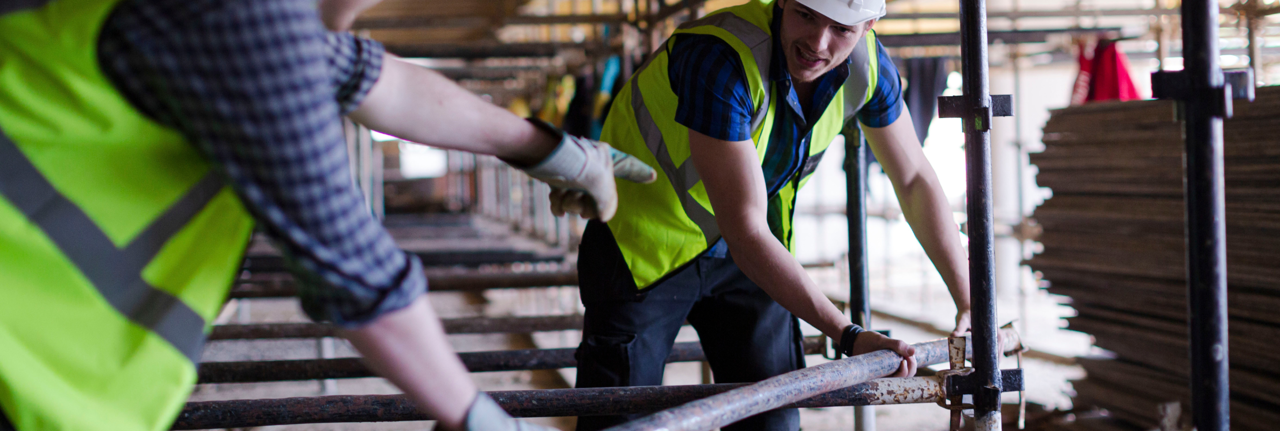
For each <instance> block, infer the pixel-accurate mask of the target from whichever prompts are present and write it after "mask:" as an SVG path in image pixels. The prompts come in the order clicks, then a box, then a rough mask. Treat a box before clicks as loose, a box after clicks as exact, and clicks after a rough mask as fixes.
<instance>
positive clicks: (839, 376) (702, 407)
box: [608, 330, 1021, 431]
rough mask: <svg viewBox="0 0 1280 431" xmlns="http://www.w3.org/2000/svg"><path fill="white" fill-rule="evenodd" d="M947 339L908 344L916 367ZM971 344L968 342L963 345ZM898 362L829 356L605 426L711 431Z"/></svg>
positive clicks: (939, 351) (872, 356)
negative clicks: (827, 359) (818, 362)
mask: <svg viewBox="0 0 1280 431" xmlns="http://www.w3.org/2000/svg"><path fill="white" fill-rule="evenodd" d="M1006 333H1007V334H1009V335H1007V336H1006V337H1009V338H1006V339H1005V342H1004V345H1005V346H1006V349H1007V350H1013V348H1014V347H1015V346H1018V345H1020V344H1021V343H1020V342H1013V341H1014V340H1017V335H1016V333H1015V332H1014V331H1012V330H1001V331H1000V334H1001V336H1005V335H1004V334H1006ZM947 344H948V343H947V340H945V339H942V340H935V341H930V342H926V343H918V344H913V345H912V346H913V347H915V349H916V360H917V361H918V363H919V364H920V366H925V365H932V364H938V363H942V362H946V361H947V360H948V349H947ZM970 344H972V343H966V346H968V345H970ZM965 356H966V357H972V356H973V350H972V348H968V349H966V355H965ZM901 362H902V358H901V357H899V356H898V355H897V354H895V353H893V352H890V351H887V350H881V351H877V352H872V353H867V354H863V355H858V356H854V357H851V358H845V359H841V360H838V361H832V362H828V363H825V364H822V365H818V366H816V367H810V368H804V369H801V370H797V371H792V372H790V373H786V374H782V375H779V376H775V377H771V378H768V379H765V380H764V381H761V382H760V383H756V384H753V385H749V386H744V387H741V388H737V389H733V390H730V391H728V392H725V393H722V394H717V395H714V396H711V397H707V398H703V399H700V400H697V401H693V402H689V403H685V404H684V405H681V406H679V407H675V408H672V409H668V410H663V411H661V412H658V413H655V414H652V415H649V416H646V417H643V418H640V419H637V420H634V421H631V422H628V423H625V424H622V425H618V426H615V427H612V428H609V429H608V431H640V430H655V429H662V430H665V431H709V430H713V429H716V428H720V427H723V426H725V425H729V424H732V423H734V422H737V421H740V420H742V419H744V418H747V417H749V416H753V415H756V414H759V413H764V412H767V411H770V410H773V409H777V408H781V407H785V406H787V405H788V404H791V403H794V402H797V401H800V400H803V399H807V398H812V397H814V396H817V395H820V394H824V393H828V392H831V391H834V390H837V389H842V388H848V387H851V386H854V385H857V384H859V383H862V382H865V381H868V380H871V379H875V378H880V377H884V376H887V375H889V374H892V373H893V372H894V371H896V370H897V369H898V366H899V364H901Z"/></svg>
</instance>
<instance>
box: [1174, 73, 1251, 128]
mask: <svg viewBox="0 0 1280 431" xmlns="http://www.w3.org/2000/svg"><path fill="white" fill-rule="evenodd" d="M1188 76H1189V75H1188V74H1187V72H1186V71H1185V70H1178V71H1156V72H1152V73H1151V96H1152V97H1154V98H1156V99H1163V100H1178V101H1182V102H1193V103H1194V102H1198V101H1200V100H1202V98H1204V97H1205V96H1204V95H1203V94H1200V95H1197V94H1196V93H1195V91H1194V89H1192V88H1191V80H1190V78H1188ZM1222 78H1223V83H1222V85H1221V86H1219V87H1213V88H1209V89H1208V97H1207V99H1208V102H1210V103H1211V104H1212V105H1211V106H1213V108H1214V111H1213V112H1214V115H1215V116H1218V117H1221V118H1224V119H1225V118H1231V105H1232V101H1233V100H1247V101H1250V102H1252V101H1253V98H1254V87H1255V83H1256V81H1255V80H1254V78H1253V69H1239V70H1232V71H1225V70H1224V71H1223V72H1222Z"/></svg>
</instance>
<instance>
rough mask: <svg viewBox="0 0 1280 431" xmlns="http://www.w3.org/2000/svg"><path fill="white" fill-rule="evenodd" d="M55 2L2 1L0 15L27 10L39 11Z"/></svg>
mask: <svg viewBox="0 0 1280 431" xmlns="http://www.w3.org/2000/svg"><path fill="white" fill-rule="evenodd" d="M51 1H53V0H0V15H4V14H7V13H10V12H17V11H22V10H27V9H39V8H42V7H44V5H47V4H49V2H51Z"/></svg>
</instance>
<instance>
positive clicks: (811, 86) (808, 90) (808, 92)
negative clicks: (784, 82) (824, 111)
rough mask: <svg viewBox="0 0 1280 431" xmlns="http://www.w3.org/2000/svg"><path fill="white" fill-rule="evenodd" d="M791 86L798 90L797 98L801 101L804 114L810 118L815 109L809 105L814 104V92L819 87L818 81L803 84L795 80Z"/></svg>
mask: <svg viewBox="0 0 1280 431" xmlns="http://www.w3.org/2000/svg"><path fill="white" fill-rule="evenodd" d="M791 85H792V87H794V88H795V89H796V98H797V99H800V108H801V109H803V110H804V111H803V112H802V113H803V114H804V115H805V116H808V115H809V112H810V111H811V110H812V108H813V107H812V106H809V105H812V104H813V92H814V90H815V89H816V88H817V87H818V83H817V81H809V82H801V81H798V80H793V81H792V83H791Z"/></svg>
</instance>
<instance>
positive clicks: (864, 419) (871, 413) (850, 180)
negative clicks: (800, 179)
mask: <svg viewBox="0 0 1280 431" xmlns="http://www.w3.org/2000/svg"><path fill="white" fill-rule="evenodd" d="M865 143H866V142H865V140H864V139H862V130H861V129H860V128H859V127H858V120H857V119H856V118H855V119H850V120H849V123H848V124H846V125H845V134H844V150H845V164H844V174H845V186H846V187H845V189H846V191H845V193H846V195H847V197H846V199H845V214H846V215H847V216H846V218H847V219H848V223H849V318H850V320H852V321H853V323H855V324H857V325H859V326H862V327H863V328H866V329H867V330H870V329H871V283H870V282H871V275H870V271H869V270H868V267H867V146H866V145H865ZM853 421H854V422H853V429H854V430H855V431H875V429H876V422H875V409H873V408H871V407H869V406H859V407H854V408H853Z"/></svg>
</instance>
